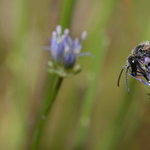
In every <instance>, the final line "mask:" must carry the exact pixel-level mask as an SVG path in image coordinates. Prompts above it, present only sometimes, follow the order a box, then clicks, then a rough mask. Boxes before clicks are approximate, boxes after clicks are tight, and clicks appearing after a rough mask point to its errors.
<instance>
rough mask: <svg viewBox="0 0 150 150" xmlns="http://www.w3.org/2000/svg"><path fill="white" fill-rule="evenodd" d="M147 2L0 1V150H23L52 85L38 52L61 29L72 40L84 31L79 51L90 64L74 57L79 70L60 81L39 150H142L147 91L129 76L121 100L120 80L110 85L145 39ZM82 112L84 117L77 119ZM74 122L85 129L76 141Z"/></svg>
mask: <svg viewBox="0 0 150 150" xmlns="http://www.w3.org/2000/svg"><path fill="white" fill-rule="evenodd" d="M149 5H150V1H148V0H144V1H137V0H120V1H119V0H44V1H33V0H30V1H29V0H13V1H9V0H1V1H0V112H1V113H0V149H4V150H20V149H21V150H24V149H27V150H29V149H30V145H31V142H32V136H33V130H34V127H35V123H36V120H37V116H38V114H39V112H40V108H41V105H42V104H43V102H44V100H48V98H46V96H45V95H48V94H50V93H51V88H52V87H51V85H52V83H53V81H54V82H55V78H54V77H53V75H50V74H48V72H47V68H48V65H47V62H48V60H49V59H50V54H49V52H48V51H44V50H43V47H44V46H45V45H48V44H49V41H48V38H49V37H50V36H51V32H52V31H53V30H55V27H56V25H57V24H61V25H62V26H63V28H66V27H67V28H69V29H70V31H71V33H70V34H71V36H72V37H73V38H74V37H76V36H78V37H79V36H80V33H81V32H82V31H83V30H86V31H87V32H88V36H87V39H86V40H85V41H84V43H83V49H82V50H83V51H89V52H91V53H93V54H94V55H95V60H93V59H91V58H86V59H84V58H83V59H81V61H80V62H81V64H82V68H83V70H82V72H81V73H80V74H77V75H75V76H73V77H71V78H66V79H65V80H64V81H63V84H62V86H61V88H60V91H59V94H58V96H57V99H56V101H55V103H54V104H53V107H52V110H51V113H50V114H49V117H48V121H47V124H46V128H45V130H44V134H43V136H42V141H41V143H40V148H39V149H41V150H43V149H44V150H47V149H52V150H73V149H76V150H79V149H85V150H120V149H121V150H149V149H150V142H149V139H150V100H149V97H148V96H147V95H146V93H148V92H149V91H150V89H149V88H148V87H146V86H145V85H144V84H142V83H140V82H139V81H136V80H135V79H133V78H131V77H128V78H129V88H130V93H131V94H130V95H128V94H127V91H126V86H125V76H124V75H123V76H122V78H121V82H120V87H119V88H118V87H117V78H118V75H119V72H120V70H121V68H122V66H123V65H124V64H125V63H126V58H127V56H128V55H129V54H130V52H131V50H132V48H133V47H134V46H136V45H137V44H139V43H140V42H143V41H145V40H150V26H149V25H150V18H149V14H150V9H149ZM102 47H103V48H102ZM103 50H104V51H103ZM49 91H50V92H49ZM47 97H48V96H47ZM86 102H87V103H86ZM88 102H90V103H88ZM86 106H87V107H86ZM86 108H88V113H87V114H88V120H86V119H85V120H84V119H83V120H80V118H81V116H82V115H83V114H84V113H83V112H84V110H85V112H87V111H86V110H87V109H86ZM80 123H82V125H86V124H88V126H87V128H86V134H83V136H82V137H83V138H82V137H80V136H79V135H80V133H81V132H82V128H81V130H80ZM80 131H81V132H80ZM79 132H80V133H79ZM80 138H81V139H80ZM78 140H79V141H78ZM78 142H79V143H78ZM78 144H79V145H78Z"/></svg>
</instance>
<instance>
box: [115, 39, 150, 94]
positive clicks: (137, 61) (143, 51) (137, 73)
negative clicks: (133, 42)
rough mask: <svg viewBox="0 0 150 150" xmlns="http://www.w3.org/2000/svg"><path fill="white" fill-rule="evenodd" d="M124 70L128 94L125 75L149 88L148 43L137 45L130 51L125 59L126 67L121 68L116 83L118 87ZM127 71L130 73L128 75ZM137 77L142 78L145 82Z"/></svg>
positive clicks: (149, 50) (149, 55) (149, 61)
mask: <svg viewBox="0 0 150 150" xmlns="http://www.w3.org/2000/svg"><path fill="white" fill-rule="evenodd" d="M124 69H126V72H125V79H126V88H127V92H128V94H129V87H128V81H127V80H128V79H127V75H130V76H132V77H133V78H135V79H137V80H139V81H141V82H143V83H144V84H145V85H147V86H150V75H149V73H150V43H149V42H148V41H146V42H143V43H141V44H139V45H138V46H137V47H135V48H134V49H133V50H132V51H131V54H130V55H129V56H128V57H127V61H126V65H124V66H123V68H122V70H121V72H120V74H119V77H118V82H117V85H118V86H119V81H120V78H121V75H122V72H123V70H124ZM128 70H129V72H130V73H128ZM138 77H144V78H145V79H146V81H147V82H146V81H144V80H143V79H140V78H138Z"/></svg>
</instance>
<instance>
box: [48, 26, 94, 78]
mask: <svg viewBox="0 0 150 150" xmlns="http://www.w3.org/2000/svg"><path fill="white" fill-rule="evenodd" d="M86 35H87V32H86V31H84V32H83V33H82V35H81V39H80V40H79V39H78V38H75V40H74V41H73V40H72V39H71V37H70V36H69V29H65V30H64V33H63V34H62V28H61V26H60V25H58V26H57V27H56V31H53V32H52V38H51V39H50V43H51V44H50V46H45V50H49V51H50V53H51V57H52V61H50V62H49V66H50V69H49V70H48V71H49V72H50V73H57V74H59V75H60V76H63V77H66V76H70V75H72V74H75V73H78V72H79V71H80V70H81V66H80V65H79V64H76V61H77V59H78V58H79V57H81V56H93V55H92V54H91V53H87V52H85V53H81V48H82V42H83V40H84V39H85V38H86Z"/></svg>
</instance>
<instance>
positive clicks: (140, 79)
mask: <svg viewBox="0 0 150 150" xmlns="http://www.w3.org/2000/svg"><path fill="white" fill-rule="evenodd" d="M128 75H130V76H131V77H133V78H135V79H137V80H139V81H141V82H143V83H144V84H145V85H147V86H149V87H150V85H149V84H148V83H147V82H145V81H144V80H143V79H139V78H137V77H135V76H133V75H131V74H129V73H128Z"/></svg>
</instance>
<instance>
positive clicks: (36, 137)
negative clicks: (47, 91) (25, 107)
mask: <svg viewBox="0 0 150 150" xmlns="http://www.w3.org/2000/svg"><path fill="white" fill-rule="evenodd" d="M62 80H63V78H62V77H59V78H58V80H57V83H56V86H55V88H54V91H53V93H52V96H51V98H50V100H49V103H48V104H47V105H46V107H45V108H44V110H43V113H41V115H40V118H39V121H38V123H37V126H36V129H35V133H34V137H33V145H32V150H37V149H38V145H39V142H40V139H41V134H42V131H43V127H44V125H45V122H46V118H47V116H48V113H49V111H50V109H51V107H52V105H53V103H54V101H55V99H56V96H57V93H58V91H59V88H60V86H61V83H62Z"/></svg>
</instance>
